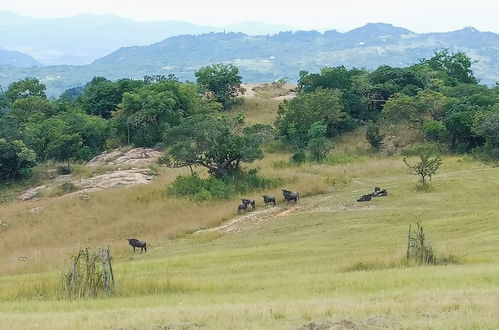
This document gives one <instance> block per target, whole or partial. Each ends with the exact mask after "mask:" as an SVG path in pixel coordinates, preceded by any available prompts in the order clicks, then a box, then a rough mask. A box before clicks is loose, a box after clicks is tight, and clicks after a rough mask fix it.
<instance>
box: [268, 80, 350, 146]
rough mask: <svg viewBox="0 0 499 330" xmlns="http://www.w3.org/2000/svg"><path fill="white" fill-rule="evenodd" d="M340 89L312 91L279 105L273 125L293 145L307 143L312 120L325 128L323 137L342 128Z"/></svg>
mask: <svg viewBox="0 0 499 330" xmlns="http://www.w3.org/2000/svg"><path fill="white" fill-rule="evenodd" d="M343 109H344V107H343V103H342V101H341V92H339V91H337V90H329V89H318V90H316V91H315V92H311V93H306V94H300V95H299V96H297V97H295V98H294V99H292V100H291V101H289V102H285V103H283V104H281V106H280V107H279V112H278V118H277V121H276V127H277V130H278V134H279V135H280V137H281V138H282V139H284V140H285V141H287V142H289V143H292V144H294V145H296V146H306V145H307V143H308V141H309V139H310V137H309V131H310V129H311V127H312V125H313V124H314V123H317V122H321V123H322V124H323V125H325V127H326V133H325V136H326V137H332V136H334V135H336V134H338V133H339V132H340V131H341V128H340V125H341V123H342V122H343V120H344V119H345V113H344V112H343Z"/></svg>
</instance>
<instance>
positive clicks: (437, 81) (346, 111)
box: [276, 50, 499, 159]
mask: <svg viewBox="0 0 499 330" xmlns="http://www.w3.org/2000/svg"><path fill="white" fill-rule="evenodd" d="M471 65H472V61H471V60H470V58H469V57H468V56H466V55H465V54H464V53H460V52H459V53H450V52H449V51H447V50H442V51H439V52H436V53H435V55H434V56H433V57H432V58H430V59H427V60H422V61H421V62H420V63H418V64H415V65H413V66H410V67H405V68H393V67H389V66H381V67H379V68H378V69H376V70H374V71H372V72H369V71H366V70H359V69H355V68H354V69H351V70H348V69H346V68H345V67H335V68H324V69H322V70H321V72H320V73H309V72H305V71H303V72H301V73H300V79H299V81H298V89H299V95H298V97H296V98H294V99H293V100H291V101H288V102H285V103H283V104H282V105H281V107H280V110H279V117H278V119H277V122H276V128H277V131H278V135H279V138H280V139H281V140H283V141H285V142H286V143H288V144H289V145H292V146H295V148H296V149H298V152H297V153H298V154H300V153H302V152H303V150H307V149H308V150H309V154H310V157H311V158H313V159H317V158H324V157H325V156H326V155H327V152H326V151H325V150H326V149H327V148H328V146H329V144H328V143H329V139H330V138H332V137H334V136H336V135H338V134H341V133H343V132H345V131H348V130H351V129H353V128H355V127H357V126H359V125H362V126H364V125H367V127H368V130H367V138H368V140H369V142H370V143H371V144H372V145H373V147H374V148H379V146H380V144H381V142H382V140H383V138H384V136H385V135H387V134H395V135H404V134H408V133H407V132H411V134H412V135H413V138H414V139H416V140H419V141H420V142H432V143H435V144H437V146H438V147H439V148H440V149H441V150H442V149H444V148H445V149H447V150H448V151H451V152H458V153H465V152H474V153H477V154H480V155H482V156H487V157H495V158H499V85H497V84H496V86H494V87H492V88H489V87H487V86H485V85H480V84H479V82H478V80H477V79H476V78H475V76H474V75H473V72H472V70H471ZM298 158H299V157H298Z"/></svg>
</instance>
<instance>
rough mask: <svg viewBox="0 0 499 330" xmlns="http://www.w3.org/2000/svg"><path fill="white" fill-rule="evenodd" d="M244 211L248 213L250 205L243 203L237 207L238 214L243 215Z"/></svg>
mask: <svg viewBox="0 0 499 330" xmlns="http://www.w3.org/2000/svg"><path fill="white" fill-rule="evenodd" d="M242 211H244V212H246V211H248V204H246V203H241V204H239V205H238V206H237V213H238V214H239V213H241V212H242Z"/></svg>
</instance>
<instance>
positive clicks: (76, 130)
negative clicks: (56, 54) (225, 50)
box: [0, 65, 261, 181]
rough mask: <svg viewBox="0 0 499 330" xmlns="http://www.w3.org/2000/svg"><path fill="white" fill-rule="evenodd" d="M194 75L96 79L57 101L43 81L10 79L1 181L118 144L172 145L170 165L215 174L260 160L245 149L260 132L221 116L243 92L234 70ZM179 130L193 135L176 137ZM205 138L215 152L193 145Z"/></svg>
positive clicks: (4, 101)
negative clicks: (190, 78) (193, 79)
mask: <svg viewBox="0 0 499 330" xmlns="http://www.w3.org/2000/svg"><path fill="white" fill-rule="evenodd" d="M196 75H197V76H198V81H197V83H196V84H195V83H183V82H180V81H179V80H178V79H176V78H175V77H174V76H167V77H165V76H153V77H150V76H148V77H145V78H144V79H143V80H130V79H121V80H118V81H115V82H113V81H110V80H107V79H105V78H102V77H96V78H94V79H92V81H90V82H89V83H88V84H87V85H86V86H84V87H79V88H72V89H70V90H67V91H66V92H64V93H63V94H62V95H61V96H60V97H58V98H57V99H49V98H47V96H46V95H45V85H44V84H42V83H41V82H40V81H39V80H37V79H34V78H26V79H23V80H20V81H17V82H15V83H13V84H11V85H10V86H9V87H8V88H7V90H6V91H5V92H2V93H1V94H0V102H1V103H0V106H1V109H2V111H1V112H0V149H1V150H0V181H5V180H13V179H19V178H22V177H26V176H27V175H29V174H30V169H31V168H32V167H33V166H34V165H35V164H36V163H37V162H44V161H46V160H56V161H59V162H64V163H66V164H67V165H66V167H65V169H63V171H66V172H69V171H70V161H79V160H89V159H91V158H92V157H94V156H95V155H97V154H99V153H101V152H102V151H103V150H106V149H113V148H117V147H120V146H123V145H133V146H144V147H156V148H167V147H170V146H174V148H173V149H172V151H173V152H172V154H173V155H174V156H175V157H174V158H172V159H171V162H172V163H175V164H183V165H199V164H200V165H203V166H206V167H208V169H209V170H210V171H212V172H213V173H224V172H226V171H231V170H233V168H235V167H237V166H239V163H240V162H242V161H246V160H250V159H254V158H255V157H260V156H261V151H260V150H259V149H258V148H256V149H255V148H251V151H252V152H251V153H250V152H248V148H249V147H248V146H249V145H255V144H257V140H258V138H257V137H256V135H257V132H258V129H255V128H253V129H252V128H251V127H247V128H245V129H244V130H239V128H240V127H241V126H242V124H243V122H242V120H241V119H239V120H238V121H232V120H229V119H228V118H225V117H224V116H223V115H222V114H223V110H225V109H228V108H230V107H231V105H232V101H233V99H234V98H235V97H236V96H237V94H238V93H239V92H241V91H242V90H240V85H241V77H240V76H239V74H238V70H237V68H235V67H234V66H232V65H213V66H209V67H204V68H201V69H200V70H199V71H198V72H197V73H196ZM192 125H197V126H196V128H195V131H192V129H194V126H192ZM183 130H185V131H186V132H188V133H193V134H194V133H195V134H197V136H192V137H191V138H189V137H188V136H187V135H182V134H181V135H179V134H180V132H182V131H183ZM174 136H177V137H176V138H175V139H178V140H173V139H172V138H173V137H174ZM182 141H189V143H190V144H182V143H181V142H182ZM205 142H209V143H211V144H212V145H213V147H216V150H214V151H213V150H212V151H210V150H203V148H200V147H198V146H197V144H200V145H206V143H205ZM203 143H204V144H203ZM189 148H191V149H189ZM243 153H244V154H243Z"/></svg>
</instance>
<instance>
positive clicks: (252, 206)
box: [241, 198, 256, 211]
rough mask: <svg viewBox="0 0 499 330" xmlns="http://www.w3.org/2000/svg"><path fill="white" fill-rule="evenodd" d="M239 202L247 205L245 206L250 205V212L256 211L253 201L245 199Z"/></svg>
mask: <svg viewBox="0 0 499 330" xmlns="http://www.w3.org/2000/svg"><path fill="white" fill-rule="evenodd" d="M241 202H243V203H245V204H247V205H251V210H252V211H254V210H255V209H256V202H255V200H254V199H246V198H243V199H241Z"/></svg>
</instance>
